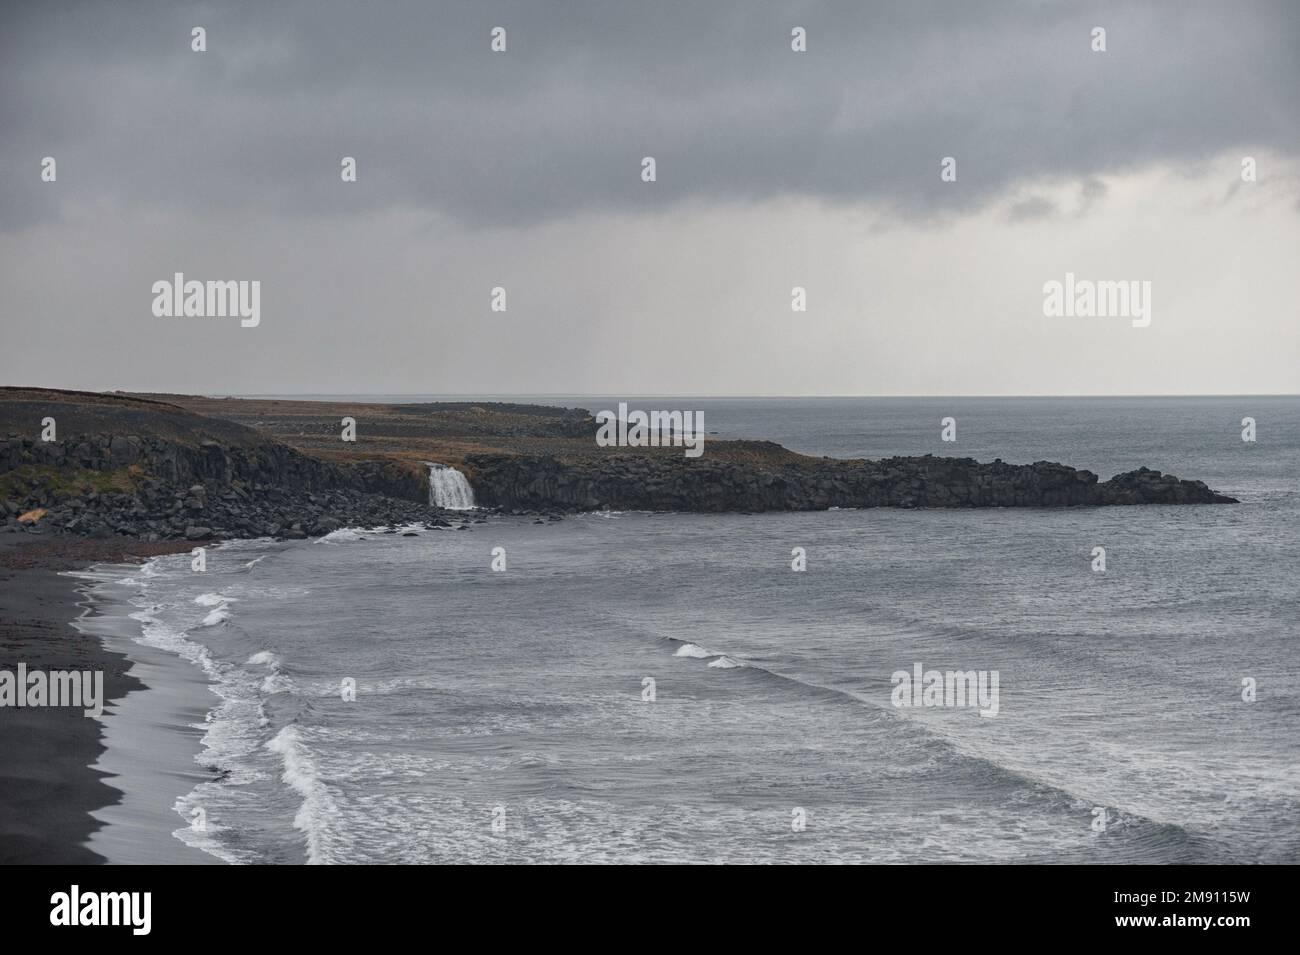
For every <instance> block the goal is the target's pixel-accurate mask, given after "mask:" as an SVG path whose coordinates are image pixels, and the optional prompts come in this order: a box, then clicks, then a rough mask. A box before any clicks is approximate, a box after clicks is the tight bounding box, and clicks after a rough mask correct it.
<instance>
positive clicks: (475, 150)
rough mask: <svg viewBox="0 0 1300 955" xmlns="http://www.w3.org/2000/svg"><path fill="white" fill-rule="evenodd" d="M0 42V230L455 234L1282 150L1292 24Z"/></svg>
mask: <svg viewBox="0 0 1300 955" xmlns="http://www.w3.org/2000/svg"><path fill="white" fill-rule="evenodd" d="M6 19H7V21H8V22H7V23H6V25H5V29H4V30H3V33H0V129H3V130H4V136H3V138H2V139H0V171H2V173H3V181H2V182H0V228H5V229H14V228H21V227H24V226H28V225H31V224H34V223H37V222H40V221H48V220H52V219H56V218H57V217H58V216H59V215H60V213H61V210H62V209H63V208H65V207H64V205H63V204H64V203H90V202H106V203H110V204H115V205H117V206H138V205H147V206H155V207H157V208H159V209H161V210H164V211H166V210H174V211H179V212H182V213H184V214H187V215H188V214H190V213H193V212H201V211H203V210H205V209H208V210H213V209H221V210H230V209H232V208H235V209H237V208H240V207H247V208H249V209H256V210H259V211H266V210H272V211H275V212H277V213H279V214H283V215H290V216H312V215H316V214H329V215H338V214H340V213H342V214H347V213H348V212H350V211H358V212H360V211H367V212H368V211H373V210H375V209H380V208H384V207H387V206H395V205H401V206H403V207H406V208H408V209H412V208H414V209H427V210H429V211H430V212H437V213H444V214H447V215H450V216H452V217H454V218H455V219H458V220H460V221H461V222H462V223H464V224H466V225H469V226H471V227H472V226H477V225H515V224H519V225H527V224H535V223H538V222H544V221H547V220H551V219H556V218H562V217H565V216H567V215H570V214H572V213H575V212H582V211H592V210H606V209H609V210H613V211H630V212H637V211H651V210H656V209H660V208H663V207H664V206H665V205H667V204H670V203H672V202H673V201H675V200H682V199H691V198H702V199H722V200H729V201H737V200H739V201H745V200H762V199H767V198H772V197H778V196H783V195H790V196H813V197H817V198H822V199H825V200H828V201H831V202H852V201H859V200H868V201H875V202H878V203H880V204H882V205H883V206H885V207H887V208H889V209H890V210H891V211H893V212H894V213H896V214H899V215H902V216H905V217H908V218H921V219H924V218H928V217H934V216H942V215H944V214H946V213H949V212H967V211H972V210H975V209H978V208H981V207H983V206H984V205H986V204H987V203H988V202H989V201H990V200H992V199H993V198H995V197H997V196H998V195H1000V194H1001V193H1002V192H1003V191H1004V190H1005V189H1007V188H1008V187H1009V186H1012V185H1014V184H1015V183H1017V182H1021V181H1023V180H1025V179H1028V178H1034V177H1039V176H1061V177H1074V178H1079V179H1082V180H1084V181H1085V182H1087V181H1093V180H1090V178H1089V177H1094V176H1096V175H1098V174H1104V173H1107V172H1114V171H1122V170H1124V169H1127V168H1133V167H1137V166H1140V165H1142V164H1146V163H1151V162H1169V163H1177V162H1195V161H1198V160H1201V159H1204V158H1205V157H1207V156H1210V155H1213V154H1215V153H1218V152H1221V151H1222V150H1224V149H1227V148H1231V147H1234V146H1236V145H1243V146H1245V145H1249V146H1251V147H1252V148H1261V147H1262V148H1271V149H1275V150H1278V151H1281V152H1284V153H1285V152H1294V150H1295V148H1296V145H1297V143H1296V139H1297V123H1296V116H1297V115H1298V114H1300V109H1298V108H1297V107H1298V105H1300V104H1298V103H1297V98H1298V97H1297V91H1298V90H1300V55H1297V50H1298V49H1300V6H1297V5H1295V4H1289V3H1281V2H1276V3H1274V2H1249V3H1240V4H1231V5H1225V4H1221V3H1209V2H1203V3H1173V2H1170V3H1160V4H1131V3H1097V4H1088V5H1081V4H1074V3H1053V2H1003V3H987V2H969V3H959V4H954V3H905V2H897V3H883V4H864V3H860V2H853V0H843V2H831V0H827V2H816V0H805V2H799V3H785V4H756V3H753V2H745V0H719V2H711V3H708V4H697V3H686V2H657V3H651V4H631V3H609V2H585V0H584V2H574V0H566V2H537V0H527V2H513V3H502V2H485V3H469V2H465V3H449V4H437V5H430V4H427V3H417V2H397V3H384V4H362V3H356V2H354V0H337V2H335V0H331V2H320V0H302V2H283V3H275V4H265V3H252V2H247V3H226V4H184V3H165V4H164V3H139V4H131V5H129V6H128V5H123V4H103V3H58V2H53V3H42V4H28V5H23V6H22V7H21V8H18V9H11V10H10V11H8V12H7V13H6ZM195 25H201V26H204V27H205V28H206V29H207V31H208V47H209V51H208V52H207V53H204V54H196V53H192V52H190V50H189V31H190V28H191V27H192V26H195ZM497 25H500V26H504V27H506V28H507V30H508V35H509V51H508V52H507V53H505V54H493V53H491V52H490V51H489V49H488V39H489V30H490V29H491V28H492V27H493V26H497ZM795 25H800V26H804V27H806V28H807V30H808V36H809V40H808V45H809V50H808V52H807V53H806V54H795V53H792V52H791V51H790V48H789V32H790V28H791V27H792V26H795ZM1093 26H1104V27H1105V28H1106V29H1107V31H1108V48H1109V49H1108V52H1106V53H1104V54H1098V53H1093V52H1091V50H1090V49H1089V31H1090V30H1091V28H1092V27H1093ZM46 155H53V156H55V158H56V159H57V160H58V163H59V184H58V191H57V193H55V192H53V191H52V190H51V189H50V188H49V187H48V186H47V185H46V184H43V183H41V182H40V181H39V178H38V171H39V162H40V159H41V157H42V156H46ZM344 155H351V156H355V157H357V159H358V162H359V168H360V182H359V183H357V184H356V185H354V186H349V187H348V188H341V187H340V186H341V184H340V182H339V179H338V169H339V159H340V157H342V156H344ZM643 155H653V156H655V157H656V159H657V161H658V173H659V181H658V182H657V183H656V184H655V185H654V186H652V187H650V186H646V185H644V184H643V183H641V182H640V180H639V163H640V159H641V157H642V156H643ZM949 155H951V156H955V157H957V159H958V163H959V176H958V182H957V183H955V184H944V183H941V182H940V181H939V176H938V167H939V160H940V158H941V157H943V156H949ZM1094 198H1096V197H1095V196H1094V195H1092V194H1089V193H1088V191H1087V189H1085V192H1084V196H1083V202H1084V205H1085V207H1086V205H1087V204H1088V203H1090V202H1091V201H1093V199H1094Z"/></svg>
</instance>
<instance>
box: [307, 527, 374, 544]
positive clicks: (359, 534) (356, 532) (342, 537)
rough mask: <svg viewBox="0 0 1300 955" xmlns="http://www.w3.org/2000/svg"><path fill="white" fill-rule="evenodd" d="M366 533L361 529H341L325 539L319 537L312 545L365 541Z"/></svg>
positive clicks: (325, 536) (329, 534)
mask: <svg viewBox="0 0 1300 955" xmlns="http://www.w3.org/2000/svg"><path fill="white" fill-rule="evenodd" d="M364 534H365V531H363V530H362V529H361V528H359V527H340V528H339V529H338V530H336V531H330V532H329V533H328V534H326V535H324V536H323V537H318V538H316V540H314V541H313V542H312V543H314V544H342V543H345V542H347V541H355V540H365V537H364V536H363V535H364Z"/></svg>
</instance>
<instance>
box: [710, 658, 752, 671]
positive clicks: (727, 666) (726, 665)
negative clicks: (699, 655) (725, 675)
mask: <svg viewBox="0 0 1300 955" xmlns="http://www.w3.org/2000/svg"><path fill="white" fill-rule="evenodd" d="M744 665H745V664H743V663H741V662H739V661H738V660H733V659H731V657H727V656H722V657H718V659H716V660H710V661H709V666H711V667H715V668H717V669H719V670H732V669H735V668H736V667H743V666H744Z"/></svg>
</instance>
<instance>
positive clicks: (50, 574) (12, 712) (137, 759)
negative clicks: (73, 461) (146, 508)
mask: <svg viewBox="0 0 1300 955" xmlns="http://www.w3.org/2000/svg"><path fill="white" fill-rule="evenodd" d="M186 546H187V545H185V544H184V543H183V542H180V543H178V542H170V543H168V544H165V545H140V544H138V543H132V542H117V543H115V542H112V541H75V540H72V541H50V540H43V539H42V538H41V536H40V535H18V534H5V535H0V669H4V670H9V671H11V672H12V671H14V670H16V668H17V665H18V664H19V663H24V664H26V666H27V669H28V671H29V672H30V671H33V670H44V671H50V670H83V671H84V670H91V671H95V670H102V671H103V673H104V696H105V706H104V714H103V716H101V717H99V718H93V717H87V716H85V715H84V714H83V712H82V710H81V709H80V708H71V707H67V708H65V707H41V708H15V707H11V706H5V707H0V863H3V864H13V863H28V864H32V863H35V864H92V863H99V862H105V861H109V862H197V863H203V862H211V861H215V860H213V859H212V858H211V857H210V856H207V855H206V854H205V853H202V852H200V851H198V850H196V849H192V848H189V847H187V846H186V845H184V844H183V843H182V842H181V841H180V840H178V839H176V838H175V837H173V836H172V835H171V834H170V833H171V831H172V830H174V829H177V828H179V827H180V826H182V825H183V824H184V820H183V819H181V817H180V816H179V815H177V814H176V813H175V812H174V811H173V810H172V809H171V806H172V804H173V803H174V801H175V797H176V795H179V794H181V793H184V792H188V791H189V789H191V788H192V787H193V785H194V782H195V781H196V779H197V775H198V774H199V772H200V768H199V766H198V765H197V764H196V763H194V761H193V756H194V754H195V753H196V752H198V749H199V746H198V736H199V731H198V730H195V729H193V728H191V727H190V726H189V724H190V723H193V722H195V721H196V720H197V721H201V720H202V715H203V713H204V712H205V711H206V709H207V707H208V706H209V705H210V699H211V696H210V694H209V693H208V691H207V684H206V682H205V681H203V680H202V679H201V677H200V676H199V675H198V674H197V673H196V672H195V671H194V670H193V668H192V667H190V666H189V665H188V664H186V663H185V662H184V661H182V660H180V659H178V658H174V657H171V655H170V654H166V653H165V652H164V651H161V650H154V649H152V648H149V647H144V646H141V645H139V644H136V643H134V641H133V639H132V637H133V636H134V634H136V633H138V632H139V631H138V629H133V628H138V624H137V623H136V622H135V621H134V620H131V619H129V618H128V617H126V616H125V612H126V611H127V610H129V609H130V608H127V607H126V606H125V605H122V606H121V607H115V606H113V605H112V603H111V602H107V603H106V602H103V601H97V600H96V601H92V600H91V599H90V598H89V597H88V596H87V595H86V594H85V593H84V592H83V591H84V590H85V589H86V588H87V587H88V585H89V583H90V582H89V581H87V580H86V579H84V578H79V577H75V576H69V575H68V574H67V573H66V572H67V571H79V570H83V569H84V568H85V567H86V566H87V565H88V564H90V563H91V562H93V561H95V560H96V559H102V560H116V561H121V560H127V559H131V558H133V557H139V556H149V553H148V552H167V551H175V550H180V549H184V548H185V547H186ZM123 547H130V548H131V549H132V550H134V551H136V552H145V553H137V554H130V553H125V552H123V550H122V548H123ZM106 611H107V612H106ZM83 615H84V616H83ZM124 651H126V652H124ZM127 652H129V653H130V657H128V656H127ZM196 714H197V716H196Z"/></svg>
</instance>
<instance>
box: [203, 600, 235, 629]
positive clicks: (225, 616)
mask: <svg viewBox="0 0 1300 955" xmlns="http://www.w3.org/2000/svg"><path fill="white" fill-rule="evenodd" d="M233 616H234V614H232V613H231V612H230V611H229V610H227V609H226V608H225V606H224V605H223V606H221V607H218V608H217V609H216V610H213V611H210V612H209V613H208V615H207V616H206V617H204V618H203V622H202V623H200V624H199V626H200V627H215V626H217V625H218V624H222V623H225V622H226V621H227V620H229V619H230V618H231V617H233Z"/></svg>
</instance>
